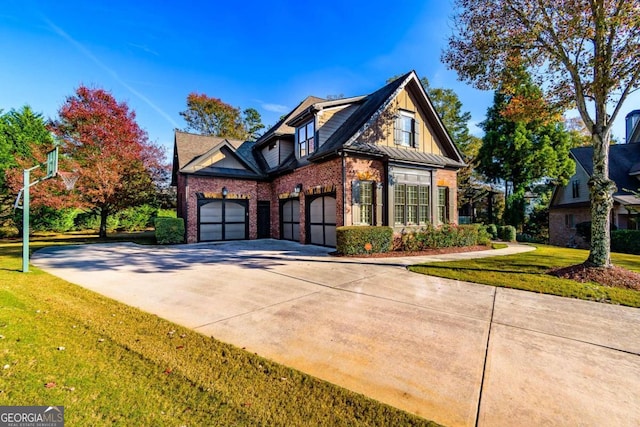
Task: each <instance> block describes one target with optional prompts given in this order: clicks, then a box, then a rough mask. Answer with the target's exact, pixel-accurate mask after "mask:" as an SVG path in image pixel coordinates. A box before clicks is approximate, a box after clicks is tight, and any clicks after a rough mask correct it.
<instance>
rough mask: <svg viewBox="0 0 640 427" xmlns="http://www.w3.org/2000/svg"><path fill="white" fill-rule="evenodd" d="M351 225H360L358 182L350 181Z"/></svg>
mask: <svg viewBox="0 0 640 427" xmlns="http://www.w3.org/2000/svg"><path fill="white" fill-rule="evenodd" d="M351 223H352V224H353V225H360V181H351Z"/></svg>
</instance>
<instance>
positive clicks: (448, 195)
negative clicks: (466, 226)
mask: <svg viewBox="0 0 640 427" xmlns="http://www.w3.org/2000/svg"><path fill="white" fill-rule="evenodd" d="M445 194H446V200H447V204H446V206H447V211H446V212H445V214H444V218H445V222H448V223H449V222H451V216H452V214H453V199H452V197H451V189H450V188H449V187H446V189H445Z"/></svg>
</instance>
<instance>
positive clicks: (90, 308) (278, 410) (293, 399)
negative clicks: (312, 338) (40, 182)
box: [0, 237, 435, 426]
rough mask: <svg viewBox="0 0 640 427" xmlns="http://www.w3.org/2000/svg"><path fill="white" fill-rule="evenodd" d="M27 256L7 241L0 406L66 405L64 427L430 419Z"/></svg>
mask: <svg viewBox="0 0 640 427" xmlns="http://www.w3.org/2000/svg"><path fill="white" fill-rule="evenodd" d="M81 239H83V240H84V239H86V240H89V241H90V240H92V239H91V238H90V237H86V238H85V237H82V238H81ZM64 240H65V239H64V238H63V239H59V238H50V239H49V241H44V242H43V241H39V242H38V241H36V242H32V244H31V246H32V248H33V249H37V248H39V247H43V246H45V245H49V244H63V243H65V241H64ZM77 242H78V241H77V240H76V241H73V243H77ZM20 256H21V245H20V244H19V243H0V266H1V267H0V405H1V406H17V405H44V406H49V405H55V406H58V405H62V406H64V407H65V421H66V422H67V424H68V425H92V426H99V425H112V424H120V425H132V426H133V425H138V426H142V425H146V426H151V425H153V426H162V425H170V426H183V425H184V426H187V425H188V426H200V425H202V426H204V425H221V426H222V425H224V426H232V425H233V426H237V425H252V426H253V425H269V426H271V425H281V426H293V425H327V426H329V425H330V426H334V425H435V424H432V423H430V422H429V421H426V420H424V419H421V418H418V417H416V416H413V415H411V414H408V413H405V412H403V411H400V410H398V409H395V408H392V407H390V406H387V405H384V404H381V403H379V402H376V401H374V400H372V399H369V398H367V397H364V396H362V395H359V394H356V393H353V392H350V391H347V390H345V389H342V388H340V387H337V386H334V385H332V384H329V383H327V382H324V381H321V380H318V379H316V378H313V377H310V376H308V375H305V374H303V373H301V372H298V371H295V370H293V369H290V368H287V367H284V366H282V365H278V364H276V363H274V362H271V361H269V360H266V359H263V358H261V357H258V356H256V355H255V354H253V353H249V352H247V351H244V350H242V349H239V348H236V347H233V346H231V345H228V344H224V343H222V342H219V341H217V340H216V339H215V338H213V337H207V336H203V335H201V334H198V333H196V332H194V331H192V330H189V329H187V328H183V327H180V326H178V325H175V324H172V323H170V322H168V321H165V320H163V319H160V318H158V317H157V316H154V315H150V314H148V313H144V312H142V311H140V310H137V309H135V308H132V307H128V306H126V305H124V304H120V303H118V302H115V301H113V300H111V299H108V298H105V297H102V296H100V295H98V294H95V293H93V292H91V291H88V290H85V289H83V288H81V287H78V286H75V285H73V284H70V283H68V282H65V281H63V280H61V279H58V278H56V277H54V276H51V275H49V274H47V273H45V272H43V271H41V270H40V269H38V268H35V267H32V268H31V270H32V271H31V272H30V273H22V272H20V271H19V270H20V267H21V259H20Z"/></svg>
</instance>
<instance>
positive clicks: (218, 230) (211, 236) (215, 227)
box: [200, 224, 222, 241]
mask: <svg viewBox="0 0 640 427" xmlns="http://www.w3.org/2000/svg"><path fill="white" fill-rule="evenodd" d="M200 240H201V241H207V240H222V224H201V225H200Z"/></svg>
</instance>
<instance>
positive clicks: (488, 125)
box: [478, 79, 575, 226]
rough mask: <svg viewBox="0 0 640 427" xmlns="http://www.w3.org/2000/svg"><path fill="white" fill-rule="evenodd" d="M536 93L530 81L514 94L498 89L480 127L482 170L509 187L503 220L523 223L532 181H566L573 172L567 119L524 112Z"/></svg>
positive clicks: (523, 83)
mask: <svg viewBox="0 0 640 427" xmlns="http://www.w3.org/2000/svg"><path fill="white" fill-rule="evenodd" d="M536 93H539V92H538V91H536V88H535V87H534V86H533V85H532V83H531V82H530V81H529V80H527V79H525V80H523V81H522V82H521V84H520V86H519V87H517V88H516V89H515V91H514V92H513V93H511V94H509V93H505V92H504V91H501V90H498V91H497V92H496V93H495V95H494V102H493V105H492V106H491V107H490V108H489V109H488V111H487V118H486V120H485V121H484V122H483V123H482V125H481V126H482V128H483V129H484V131H485V135H484V137H483V139H482V147H481V148H480V150H479V153H478V170H479V171H480V172H481V173H482V174H483V175H484V176H486V177H487V178H488V179H489V180H492V181H498V180H501V181H504V183H505V189H509V188H511V194H509V195H508V196H507V197H506V198H505V200H506V210H505V220H506V221H507V222H509V223H510V224H512V225H515V226H520V225H521V224H523V222H524V206H525V193H526V191H527V190H528V189H529V188H530V187H531V186H532V185H533V184H534V183H536V182H537V181H540V180H541V179H543V178H551V179H552V180H553V181H554V182H557V183H560V184H565V183H566V182H567V180H568V179H569V177H570V176H571V175H573V173H574V172H575V164H574V163H573V161H571V159H570V157H569V150H570V149H571V148H572V147H573V146H574V142H573V139H572V138H571V135H570V133H569V132H567V131H566V129H565V128H564V124H563V122H562V121H560V120H554V119H553V115H550V114H545V113H544V112H541V114H539V115H537V116H534V117H530V116H525V115H522V114H520V111H521V104H522V103H523V102H527V101H528V100H527V98H529V97H535V94H536ZM523 94H524V97H523V96H522V95H523ZM528 103H536V101H535V100H532V101H528ZM514 104H515V105H514Z"/></svg>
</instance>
